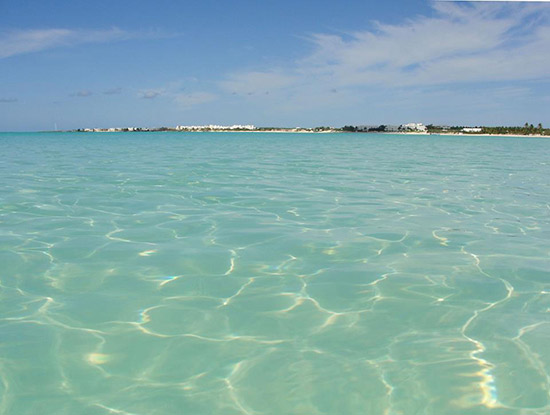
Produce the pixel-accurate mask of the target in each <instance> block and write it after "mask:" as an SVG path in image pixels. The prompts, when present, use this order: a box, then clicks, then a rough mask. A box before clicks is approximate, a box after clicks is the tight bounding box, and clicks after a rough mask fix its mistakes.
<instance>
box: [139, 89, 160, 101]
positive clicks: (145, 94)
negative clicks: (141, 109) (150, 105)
mask: <svg viewBox="0 0 550 415" xmlns="http://www.w3.org/2000/svg"><path fill="white" fill-rule="evenodd" d="M164 92H165V91H164V89H146V90H143V91H140V92H139V96H140V97H141V98H143V99H155V98H156V97H158V96H161V95H163V94H164Z"/></svg>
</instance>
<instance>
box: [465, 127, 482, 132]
mask: <svg viewBox="0 0 550 415" xmlns="http://www.w3.org/2000/svg"><path fill="white" fill-rule="evenodd" d="M481 131H483V128H480V127H464V128H463V129H462V132H464V133H480V132H481Z"/></svg>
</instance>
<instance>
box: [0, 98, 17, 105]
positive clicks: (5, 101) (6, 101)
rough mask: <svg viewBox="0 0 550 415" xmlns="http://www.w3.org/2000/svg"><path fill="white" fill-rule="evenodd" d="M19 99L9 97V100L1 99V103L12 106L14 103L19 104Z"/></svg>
mask: <svg viewBox="0 0 550 415" xmlns="http://www.w3.org/2000/svg"><path fill="white" fill-rule="evenodd" d="M17 101H18V99H17V98H12V97H9V98H0V103H2V104H10V103H12V102H17Z"/></svg>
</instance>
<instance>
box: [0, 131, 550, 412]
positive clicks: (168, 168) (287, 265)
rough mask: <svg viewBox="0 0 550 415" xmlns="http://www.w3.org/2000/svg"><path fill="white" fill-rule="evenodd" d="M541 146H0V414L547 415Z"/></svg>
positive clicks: (548, 219)
mask: <svg viewBox="0 0 550 415" xmlns="http://www.w3.org/2000/svg"><path fill="white" fill-rule="evenodd" d="M549 156H550V141H549V140H547V139H537V138H525V137H522V138H512V137H506V138H503V137H470V136H468V137H438V136H414V137H411V136H391V135H375V134H374V135H361V134H319V135H314V134H311V135H309V134H253V133H247V134H239V133H235V134H223V133H221V134H216V133H212V134H209V133H202V134H192V133H165V134H164V133H155V134H139V133H135V134H71V133H59V134H45V133H44V134H41V133H33V134H23V133H20V134H8V133H4V134H0V177H2V186H1V187H0V201H1V205H0V247H1V249H0V264H1V267H0V414H5V415H12V414H17V415H35V414H39V413H43V414H56V415H61V414H67V415H68V414H70V415H81V414H84V415H103V414H105V415H106V414H126V415H130V414H132V415H171V414H193V415H202V414H204V415H216V414H220V415H221V414H223V415H237V414H266V415H267V414H269V415H271V414H272V415H282V414H296V415H305V414H307V415H317V414H319V415H320V414H323V415H325V414H326V415H341V414H349V415H351V414H362V415H364V414H373V415H375V414H376V415H378V414H387V415H398V414H399V415H408V414H423V415H441V414H446V415H450V414H456V415H467V414H472V415H484V414H498V415H504V414H506V415H507V414H518V415H519V414H521V415H542V414H548V413H550V392H549V391H550V376H549V373H550V347H549V344H550V324H549V323H550V251H549V249H550V248H549V247H550V204H549V203H550V202H549V201H550V199H549V195H550V162H549V160H550V157H549Z"/></svg>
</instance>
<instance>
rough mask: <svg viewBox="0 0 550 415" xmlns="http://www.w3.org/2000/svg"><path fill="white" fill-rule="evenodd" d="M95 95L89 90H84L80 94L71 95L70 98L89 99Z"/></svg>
mask: <svg viewBox="0 0 550 415" xmlns="http://www.w3.org/2000/svg"><path fill="white" fill-rule="evenodd" d="M92 95H93V92H92V91H90V90H88V89H82V90H80V91H78V92H75V93H73V94H71V95H70V96H71V97H79V98H86V97H89V96H92Z"/></svg>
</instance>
